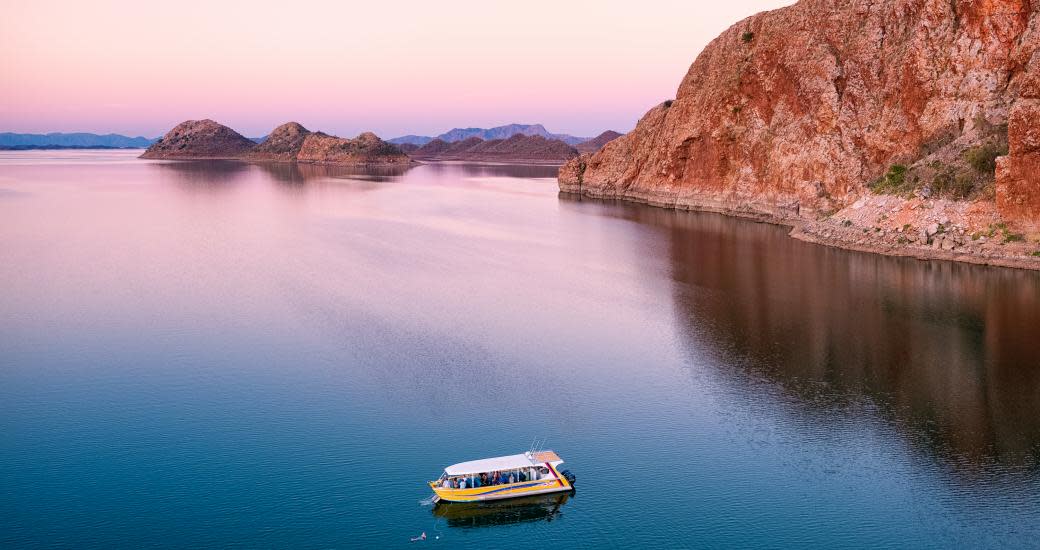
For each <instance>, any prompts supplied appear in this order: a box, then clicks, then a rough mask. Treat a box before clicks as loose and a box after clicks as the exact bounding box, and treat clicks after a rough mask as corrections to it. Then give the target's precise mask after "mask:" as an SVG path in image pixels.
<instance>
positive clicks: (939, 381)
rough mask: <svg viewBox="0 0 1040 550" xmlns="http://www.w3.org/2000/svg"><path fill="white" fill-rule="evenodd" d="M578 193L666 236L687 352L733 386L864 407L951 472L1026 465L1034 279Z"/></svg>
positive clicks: (1037, 297)
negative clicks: (835, 245)
mask: <svg viewBox="0 0 1040 550" xmlns="http://www.w3.org/2000/svg"><path fill="white" fill-rule="evenodd" d="M561 200H562V201H563V202H562V203H561V204H563V205H564V206H565V207H567V206H568V205H569V207H579V206H577V205H576V204H575V203H574V202H572V201H573V200H574V198H573V197H572V196H563V195H561ZM581 202H596V203H598V206H594V208H602V209H603V214H604V215H609V216H615V217H618V218H622V219H627V220H632V221H635V222H638V223H640V224H645V225H647V226H649V227H651V228H653V229H654V230H657V231H661V232H662V233H663V234H664V235H665V236H666V238H667V239H668V249H669V254H670V261H671V270H672V279H673V281H674V291H673V293H674V303H675V314H676V316H677V317H678V321H679V323H677V324H678V326H679V327H680V331H681V336H682V338H683V340H684V341H685V348H686V349H687V353H688V354H689V355H690V357H691V358H694V359H696V358H697V357H701V358H703V357H704V356H705V355H706V354H707V355H708V356H709V357H710V359H711V360H710V361H708V362H709V363H711V364H713V365H716V367H715V368H716V369H717V370H718V371H719V375H720V376H721V378H722V379H723V380H730V381H731V382H732V383H733V387H735V388H747V389H745V390H743V391H748V392H752V393H754V392H756V391H758V390H762V389H763V388H762V387H761V386H758V387H757V388H756V385H755V382H762V381H764V382H765V383H767V384H768V385H769V386H770V387H774V388H779V389H780V390H781V392H782V393H783V394H784V395H787V396H790V397H793V398H794V399H793V400H791V401H792V402H793V403H795V404H796V406H795V407H794V410H793V411H792V413H793V414H800V415H805V416H809V417H810V419H811V420H812V421H814V422H824V423H826V422H828V421H829V418H830V413H832V412H834V411H835V410H836V409H837V410H841V409H844V408H849V407H857V406H860V405H862V404H863V403H868V404H869V405H868V406H869V407H870V408H872V409H876V410H877V411H878V413H879V414H881V415H882V416H883V417H884V418H887V419H888V420H889V421H890V422H891V423H892V424H893V425H895V426H896V427H897V429H898V431H899V432H900V433H901V434H902V435H903V436H904V437H905V438H906V439H907V440H908V441H909V442H910V444H911V445H912V446H914V447H916V448H919V449H920V450H922V451H924V452H926V453H927V454H928V455H929V456H932V457H935V458H936V459H938V460H939V461H940V462H943V463H946V464H947V466H948V468H949V469H950V470H952V471H955V472H958V473H960V474H963V475H968V476H971V475H972V474H974V473H976V472H980V471H982V470H985V469H987V468H988V467H990V466H993V465H997V466H999V467H1002V468H1007V469H1012V470H1020V471H1022V470H1024V471H1033V472H1035V471H1037V470H1040V466H1038V464H1040V343H1038V340H1037V338H1036V328H1037V327H1038V326H1040V273H1035V272H1029V271H1020V270H1010V269H1001V268H988V267H984V266H975V265H968V264H957V263H953V262H922V261H918V260H912V259H905V258H891V257H884V256H878V255H872V254H863V253H854V252H848V251H843V250H837V249H831V248H826V247H821V246H817V245H811V244H807V243H802V242H800V241H797V240H795V239H792V238H790V237H788V236H787V231H788V230H787V229H786V228H784V227H778V226H773V225H768V224H762V223H754V222H748V221H743V220H736V219H732V218H727V217H724V216H720V215H716V214H707V213H695V212H676V211H670V210H665V209H659V208H651V207H645V206H642V205H632V204H619V203H610V202H600V201H588V199H582V200H581ZM589 206H590V205H581V206H580V207H581V208H587V207H589ZM749 382H751V383H750V384H749ZM754 398H755V396H753V395H750V396H749V399H754Z"/></svg>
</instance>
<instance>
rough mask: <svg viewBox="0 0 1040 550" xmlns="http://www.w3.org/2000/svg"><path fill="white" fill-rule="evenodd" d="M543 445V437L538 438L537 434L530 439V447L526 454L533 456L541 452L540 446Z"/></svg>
mask: <svg viewBox="0 0 1040 550" xmlns="http://www.w3.org/2000/svg"><path fill="white" fill-rule="evenodd" d="M544 445H545V438H544V437H543V438H541V439H539V438H538V437H537V436H536V437H535V438H534V440H533V441H531V448H530V449H529V450H528V451H527V454H528V455H531V456H533V455H534V454H535V453H537V452H541V450H542V447H543V446H544Z"/></svg>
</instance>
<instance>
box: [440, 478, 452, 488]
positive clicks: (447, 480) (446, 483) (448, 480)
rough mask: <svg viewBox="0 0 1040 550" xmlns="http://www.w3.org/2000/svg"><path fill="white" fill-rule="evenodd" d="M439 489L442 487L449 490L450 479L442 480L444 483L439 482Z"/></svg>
mask: <svg viewBox="0 0 1040 550" xmlns="http://www.w3.org/2000/svg"><path fill="white" fill-rule="evenodd" d="M441 487H444V488H445V489H451V478H450V477H446V478H444V481H442V482H441Z"/></svg>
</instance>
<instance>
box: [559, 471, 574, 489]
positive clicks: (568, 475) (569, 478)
mask: <svg viewBox="0 0 1040 550" xmlns="http://www.w3.org/2000/svg"><path fill="white" fill-rule="evenodd" d="M560 475H562V476H563V478H564V479H566V480H567V483H570V484H571V486H573V485H574V482H575V481H576V480H577V479H578V477H577V476H575V475H574V474H572V473H571V471H570V470H561V471H560Z"/></svg>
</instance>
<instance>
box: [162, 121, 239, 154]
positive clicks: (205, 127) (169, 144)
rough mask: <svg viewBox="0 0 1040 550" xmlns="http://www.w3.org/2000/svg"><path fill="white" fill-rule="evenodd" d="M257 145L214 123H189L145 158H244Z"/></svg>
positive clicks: (166, 137) (179, 125)
mask: <svg viewBox="0 0 1040 550" xmlns="http://www.w3.org/2000/svg"><path fill="white" fill-rule="evenodd" d="M255 145H256V143H254V142H253V141H252V140H250V139H249V138H246V137H244V136H243V135H242V134H239V133H238V132H236V131H234V130H232V129H231V128H228V127H227V126H224V125H223V124H218V123H216V122H214V121H212V120H209V119H206V120H186V121H184V122H182V123H180V124H178V125H177V126H175V127H174V128H173V129H172V130H170V131H169V132H166V135H164V136H163V137H162V138H160V139H159V141H157V142H155V143H153V144H152V145H151V146H150V147H148V149H147V150H146V151H145V152H144V154H142V155H141V158H144V159H229V158H241V157H242V156H243V155H244V154H246V153H247V152H249V151H250V150H251V149H252V148H253V147H254V146H255Z"/></svg>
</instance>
